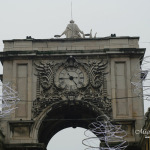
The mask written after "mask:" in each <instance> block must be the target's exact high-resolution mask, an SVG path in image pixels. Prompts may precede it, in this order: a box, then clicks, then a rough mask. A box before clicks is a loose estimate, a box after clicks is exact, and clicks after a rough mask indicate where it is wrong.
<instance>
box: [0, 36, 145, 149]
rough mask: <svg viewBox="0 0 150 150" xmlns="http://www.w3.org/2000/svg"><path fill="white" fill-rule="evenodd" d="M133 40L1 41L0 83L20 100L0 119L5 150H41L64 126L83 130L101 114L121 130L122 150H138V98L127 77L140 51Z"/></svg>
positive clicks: (136, 64) (141, 110) (140, 117)
mask: <svg viewBox="0 0 150 150" xmlns="http://www.w3.org/2000/svg"><path fill="white" fill-rule="evenodd" d="M138 41H139V38H138V37H111V36H110V37H105V38H65V39H61V38H60V39H59V38H58V39H33V38H31V37H28V38H27V39H14V40H4V41H3V42H4V50H3V52H1V53H0V59H1V62H2V64H3V82H10V83H11V84H12V85H13V87H16V90H17V91H18V93H19V96H20V99H21V100H20V102H19V103H18V104H17V107H18V108H17V109H16V110H15V112H14V113H12V114H10V116H8V117H6V118H3V119H1V120H2V121H1V122H2V123H1V126H2V128H3V134H4V136H5V138H4V144H5V149H6V150H9V149H11V150H25V149H28V150H34V149H36V150H37V149H38V150H45V149H46V146H47V144H48V142H49V140H50V139H51V138H52V137H53V135H55V134H56V133H57V132H59V131H60V130H62V129H64V128H67V127H74V128H75V127H84V128H88V125H89V123H91V122H92V121H94V120H95V118H96V117H97V116H100V115H104V114H106V115H107V116H109V117H110V118H111V120H112V121H113V122H115V123H116V124H121V125H122V127H123V128H124V130H126V132H127V136H126V140H127V141H128V142H129V146H128V148H127V149H140V146H139V145H138V144H139V141H140V136H139V135H137V134H135V130H137V129H141V128H142V127H143V125H144V106H143V100H142V99H138V98H137V96H136V95H135V94H134V92H133V88H134V87H133V85H132V84H131V78H132V76H133V75H134V71H135V69H136V67H139V68H140V63H139V58H140V57H143V56H144V52H145V49H144V48H139V44H138Z"/></svg>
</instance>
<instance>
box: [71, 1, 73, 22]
mask: <svg viewBox="0 0 150 150" xmlns="http://www.w3.org/2000/svg"><path fill="white" fill-rule="evenodd" d="M71 20H73V19H72V1H71Z"/></svg>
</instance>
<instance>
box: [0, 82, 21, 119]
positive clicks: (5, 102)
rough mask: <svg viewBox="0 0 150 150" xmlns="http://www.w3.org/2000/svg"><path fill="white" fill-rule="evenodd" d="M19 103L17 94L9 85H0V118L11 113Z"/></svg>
mask: <svg viewBox="0 0 150 150" xmlns="http://www.w3.org/2000/svg"><path fill="white" fill-rule="evenodd" d="M19 101H20V99H19V97H18V93H17V92H16V91H15V90H14V89H13V88H12V87H11V84H10V83H0V118H2V117H5V116H7V115H9V114H10V113H12V112H13V111H14V110H15V109H16V108H17V107H16V104H17V103H18V102H19Z"/></svg>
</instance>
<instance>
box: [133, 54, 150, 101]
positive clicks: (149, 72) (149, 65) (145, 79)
mask: <svg viewBox="0 0 150 150" xmlns="http://www.w3.org/2000/svg"><path fill="white" fill-rule="evenodd" d="M139 61H140V62H142V64H141V68H139V64H140V62H138V65H137V67H136V70H135V73H134V76H133V77H132V79H131V84H132V85H133V86H134V90H133V92H134V93H135V94H136V95H138V96H139V98H143V99H144V100H148V101H150V56H147V57H144V58H143V59H140V60H139Z"/></svg>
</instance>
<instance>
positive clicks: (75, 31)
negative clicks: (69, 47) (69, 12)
mask: <svg viewBox="0 0 150 150" xmlns="http://www.w3.org/2000/svg"><path fill="white" fill-rule="evenodd" d="M80 33H81V34H82V35H83V38H84V33H83V31H81V30H80V29H79V27H78V26H77V25H76V24H75V23H74V21H73V20H71V21H70V23H69V24H68V25H67V27H66V30H65V31H64V32H63V33H62V34H61V35H60V36H62V35H64V34H65V35H66V38H82V37H81V34H80Z"/></svg>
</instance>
